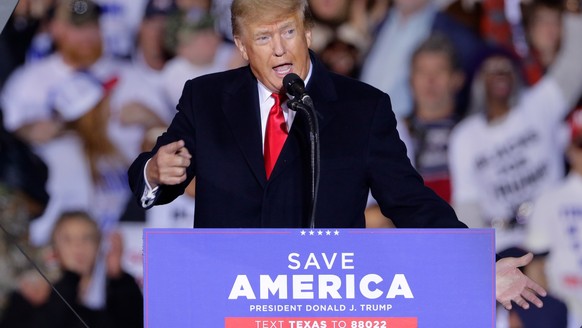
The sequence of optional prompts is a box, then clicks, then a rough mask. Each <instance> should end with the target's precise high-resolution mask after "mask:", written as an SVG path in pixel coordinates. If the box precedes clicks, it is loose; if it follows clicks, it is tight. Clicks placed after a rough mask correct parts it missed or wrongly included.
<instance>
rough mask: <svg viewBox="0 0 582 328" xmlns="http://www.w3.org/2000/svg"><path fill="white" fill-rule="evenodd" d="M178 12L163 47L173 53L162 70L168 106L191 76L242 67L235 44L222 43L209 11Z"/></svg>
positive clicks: (176, 98) (178, 95)
mask: <svg viewBox="0 0 582 328" xmlns="http://www.w3.org/2000/svg"><path fill="white" fill-rule="evenodd" d="M196 13H198V14H197V15H193V12H192V10H190V11H189V12H184V11H180V12H178V13H177V17H175V19H174V21H173V24H171V25H170V26H169V28H168V34H167V37H166V46H167V48H168V49H171V50H172V51H174V52H175V54H176V56H175V57H174V58H172V59H171V60H170V61H168V63H167V64H166V66H165V67H164V69H163V71H162V85H163V87H164V94H165V95H166V97H167V99H168V101H169V102H170V103H175V102H176V101H177V100H178V99H179V98H180V93H181V91H182V86H183V84H184V82H186V81H187V80H188V79H191V78H193V77H197V76H201V75H204V74H209V73H215V72H220V71H223V70H226V69H229V68H233V67H238V66H240V65H242V63H243V60H242V58H241V57H240V55H239V54H238V52H237V51H236V48H235V47H234V45H232V44H230V43H228V42H226V41H224V40H223V39H222V37H221V36H220V34H219V33H218V32H217V31H216V29H215V20H214V17H213V16H211V15H210V14H209V13H208V12H198V11H196Z"/></svg>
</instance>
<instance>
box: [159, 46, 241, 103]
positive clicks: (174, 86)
mask: <svg viewBox="0 0 582 328" xmlns="http://www.w3.org/2000/svg"><path fill="white" fill-rule="evenodd" d="M235 53H236V48H235V47H234V46H232V45H230V44H228V43H223V44H222V45H221V46H220V47H219V48H218V50H217V51H216V55H215V56H214V61H213V62H212V64H210V65H206V66H196V65H192V64H191V63H190V62H189V61H188V60H186V59H184V58H182V57H174V58H173V59H171V60H170V61H168V62H167V63H166V65H165V66H164V69H163V70H162V85H163V87H164V93H165V95H166V97H167V101H168V102H169V103H170V104H172V105H173V107H174V108H175V106H176V104H177V103H178V100H179V99H180V96H181V95H182V90H183V89H184V83H186V81H188V80H190V79H193V78H196V77H199V76H202V75H206V74H211V73H216V72H221V71H224V70H226V69H228V68H229V63H230V61H231V59H232V58H233V55H234V54H235ZM174 114H175V113H174Z"/></svg>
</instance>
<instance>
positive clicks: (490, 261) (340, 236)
mask: <svg viewBox="0 0 582 328" xmlns="http://www.w3.org/2000/svg"><path fill="white" fill-rule="evenodd" d="M494 249H495V241H494V231H493V230H492V229H316V230H308V229H145V230H144V278H145V280H144V312H145V314H144V315H145V318H144V321H145V327H148V328H154V327H156V328H157V327H212V328H218V327H225V328H335V327H338V328H404V327H410V328H412V327H431V328H438V327H443V328H450V327H472V328H479V327H494V326H495V289H494V285H495V253H494Z"/></svg>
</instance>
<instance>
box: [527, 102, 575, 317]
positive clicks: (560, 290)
mask: <svg viewBox="0 0 582 328" xmlns="http://www.w3.org/2000/svg"><path fill="white" fill-rule="evenodd" d="M569 124H570V129H571V130H570V131H571V138H570V142H569V146H568V149H567V157H568V160H569V164H570V172H569V174H568V176H567V177H566V178H565V179H564V180H563V181H561V182H560V183H559V184H558V185H556V186H555V187H553V188H551V189H548V190H546V191H545V192H543V193H542V194H541V195H539V197H538V198H537V199H536V200H535V201H534V205H533V208H532V212H531V214H530V215H529V216H528V221H527V230H526V238H525V242H524V247H525V248H526V249H528V250H531V251H532V252H534V253H536V254H547V256H546V257H545V260H544V263H545V265H544V266H542V267H540V274H542V275H543V274H545V277H546V279H547V282H548V290H549V291H550V292H551V293H553V294H554V295H556V296H557V297H559V298H561V299H563V300H565V301H566V303H567V304H568V308H569V310H570V311H571V312H572V313H573V314H574V315H575V319H574V325H575V326H576V327H578V326H580V325H581V324H582V247H581V246H582V199H581V198H580V195H582V108H579V109H577V110H575V111H574V112H573V113H572V115H571V116H570V118H569Z"/></svg>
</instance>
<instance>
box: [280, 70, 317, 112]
mask: <svg viewBox="0 0 582 328" xmlns="http://www.w3.org/2000/svg"><path fill="white" fill-rule="evenodd" d="M283 87H285V91H286V92H287V94H289V95H291V96H293V97H294V98H296V99H297V100H299V101H301V102H302V103H304V104H305V105H307V106H309V107H313V101H312V100H311V97H309V95H308V94H307V93H306V92H305V83H304V82H303V80H302V79H301V78H300V77H299V75H297V74H295V73H289V74H287V75H285V77H284V78H283Z"/></svg>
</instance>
